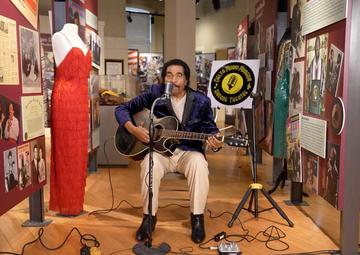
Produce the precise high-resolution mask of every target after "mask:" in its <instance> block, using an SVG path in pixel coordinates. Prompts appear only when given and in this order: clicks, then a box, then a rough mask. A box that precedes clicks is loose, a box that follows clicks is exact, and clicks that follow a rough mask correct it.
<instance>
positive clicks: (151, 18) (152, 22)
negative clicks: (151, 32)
mask: <svg viewBox="0 0 360 255" xmlns="http://www.w3.org/2000/svg"><path fill="white" fill-rule="evenodd" d="M150 22H151V24H154V23H155V18H154V16H153V15H151V16H150Z"/></svg>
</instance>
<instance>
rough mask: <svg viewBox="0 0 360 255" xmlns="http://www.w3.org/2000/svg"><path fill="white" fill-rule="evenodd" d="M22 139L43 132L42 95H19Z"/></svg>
mask: <svg viewBox="0 0 360 255" xmlns="http://www.w3.org/2000/svg"><path fill="white" fill-rule="evenodd" d="M21 112H22V122H23V130H22V131H23V140H24V141H27V140H30V139H33V138H35V137H38V136H41V135H44V134H45V129H44V104H43V96H42V95H40V96H25V97H21Z"/></svg>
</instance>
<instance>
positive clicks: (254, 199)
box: [228, 96, 294, 228]
mask: <svg viewBox="0 0 360 255" xmlns="http://www.w3.org/2000/svg"><path fill="white" fill-rule="evenodd" d="M255 99H256V98H255V97H254V96H253V103H252V111H251V114H252V117H251V118H252V144H251V145H252V150H251V149H249V151H250V154H251V170H252V178H253V183H252V184H250V186H249V188H248V189H247V191H246V193H245V195H244V197H243V198H242V200H241V202H240V204H239V206H238V207H237V208H236V211H235V212H234V214H233V216H232V218H231V220H230V221H229V223H228V227H229V228H231V227H232V225H233V224H234V221H235V220H236V219H237V217H238V216H239V214H240V211H241V210H242V209H245V210H247V211H249V212H251V213H252V214H253V215H254V216H255V218H257V217H258V216H259V213H261V212H264V211H268V210H271V209H276V211H277V212H278V213H279V214H280V215H281V217H283V218H284V219H285V220H286V221H287V223H288V224H289V226H290V227H293V226H294V223H292V222H291V220H290V219H289V218H288V217H287V216H286V214H285V213H284V211H283V210H282V209H281V208H280V207H279V205H278V204H277V203H276V202H275V200H274V199H273V198H272V197H271V196H270V194H269V192H267V191H266V190H265V189H264V188H263V186H262V184H260V183H257V165H256V139H255V138H256V135H255ZM259 191H260V192H261V193H262V194H263V195H264V196H265V197H266V198H267V200H268V201H269V202H270V204H271V205H272V206H273V207H270V208H267V209H264V210H261V211H259V201H258V199H259ZM250 195H251V196H250ZM249 196H250V201H249V207H248V208H247V209H246V208H244V205H245V203H246V201H247V200H248V198H249ZM253 203H254V209H252V204H253Z"/></svg>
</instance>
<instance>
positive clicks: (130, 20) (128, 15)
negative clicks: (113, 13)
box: [126, 12, 132, 23]
mask: <svg viewBox="0 0 360 255" xmlns="http://www.w3.org/2000/svg"><path fill="white" fill-rule="evenodd" d="M126 18H127V21H128V22H129V23H131V22H132V18H131V13H129V12H128V14H127V15H126Z"/></svg>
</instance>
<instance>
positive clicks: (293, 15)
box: [290, 0, 306, 58]
mask: <svg viewBox="0 0 360 255" xmlns="http://www.w3.org/2000/svg"><path fill="white" fill-rule="evenodd" d="M305 3H306V0H291V1H290V19H291V44H292V46H293V47H294V49H295V55H294V57H295V58H301V57H304V54H305V40H304V37H303V36H302V27H303V19H304V18H303V17H304V15H303V13H304V5H305Z"/></svg>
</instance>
